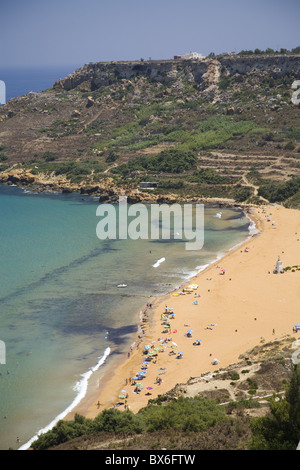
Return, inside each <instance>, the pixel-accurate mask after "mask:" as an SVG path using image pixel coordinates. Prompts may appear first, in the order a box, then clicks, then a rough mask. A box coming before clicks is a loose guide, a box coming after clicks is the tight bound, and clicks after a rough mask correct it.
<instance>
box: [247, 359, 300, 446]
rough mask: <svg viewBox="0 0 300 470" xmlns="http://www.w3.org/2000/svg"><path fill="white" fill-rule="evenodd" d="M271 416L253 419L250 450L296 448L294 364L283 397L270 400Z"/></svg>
mask: <svg viewBox="0 0 300 470" xmlns="http://www.w3.org/2000/svg"><path fill="white" fill-rule="evenodd" d="M270 410H271V416H266V417H263V418H256V419H253V420H252V422H251V428H252V433H253V438H252V446H251V448H252V450H296V448H297V445H298V443H299V441H300V369H299V366H295V369H294V373H293V376H292V379H291V382H290V384H289V386H288V389H287V392H286V396H285V398H280V399H279V400H278V399H277V400H276V399H275V397H274V398H272V399H271V400H270Z"/></svg>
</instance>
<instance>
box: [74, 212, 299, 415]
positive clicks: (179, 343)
mask: <svg viewBox="0 0 300 470" xmlns="http://www.w3.org/2000/svg"><path fill="white" fill-rule="evenodd" d="M249 215H250V217H251V219H252V220H253V221H254V222H255V224H256V227H257V228H258V230H259V234H258V235H255V236H253V237H252V238H250V239H248V241H246V242H245V243H243V244H242V245H240V246H239V247H237V248H236V249H234V250H232V251H229V252H228V253H227V254H226V255H225V256H224V257H223V258H222V259H221V260H219V261H217V262H216V263H214V264H212V265H210V266H209V267H208V268H206V269H205V270H204V271H202V272H201V273H199V274H198V275H197V276H196V277H195V278H194V279H193V280H191V281H190V282H189V284H197V285H198V288H197V289H196V290H193V291H192V292H191V293H186V294H185V295H178V296H174V293H176V292H177V293H178V292H179V291H176V292H173V293H169V294H168V295H166V296H164V297H161V298H158V299H157V300H156V301H155V303H154V304H153V305H152V309H148V310H147V311H146V313H145V316H144V322H143V325H144V327H145V334H144V337H143V338H142V341H141V342H140V344H139V346H138V348H136V349H135V350H134V351H132V352H131V353H130V357H125V358H122V363H121V364H119V365H118V366H117V367H116V368H115V370H114V373H113V375H110V376H109V377H101V378H100V379H99V378H98V379H97V380H98V381H96V380H95V381H94V384H92V385H90V387H92V388H93V389H92V394H89V398H86V399H85V400H83V401H82V403H81V404H80V406H79V407H78V408H77V409H76V410H74V412H77V413H80V414H82V415H84V416H87V417H90V418H93V417H95V416H96V415H97V414H98V413H99V412H100V411H102V410H103V409H105V408H111V407H112V406H114V405H116V404H117V403H118V402H120V403H123V404H122V405H120V406H118V408H119V409H120V410H124V408H125V404H126V405H127V406H128V407H129V409H130V410H132V411H133V412H137V411H138V410H139V409H140V408H142V407H144V406H146V405H147V403H148V400H149V399H150V398H156V397H157V396H158V395H159V394H163V393H166V392H168V391H169V390H171V389H172V388H173V387H174V386H175V385H176V384H177V383H185V382H187V381H188V379H189V378H190V377H198V376H200V375H201V374H203V373H206V372H213V371H215V370H217V369H218V368H224V367H227V366H228V365H230V364H233V363H236V362H238V360H239V357H240V356H241V355H243V354H245V353H246V352H247V351H249V350H250V349H252V348H253V347H255V346H257V345H259V344H260V343H262V342H268V341H273V340H275V339H277V338H281V337H282V336H285V335H287V334H290V335H292V334H294V333H293V326H294V325H295V324H297V323H300V270H299V271H297V270H295V271H294V272H292V270H290V271H286V272H284V274H274V273H273V270H274V267H275V264H276V261H277V258H278V256H280V258H281V260H282V262H283V266H284V267H287V266H295V265H299V266H300V213H299V211H297V210H292V209H286V208H283V207H281V206H273V205H269V206H265V208H262V207H261V208H258V207H253V208H252V209H251V214H249ZM246 247H247V249H246ZM222 269H225V274H222ZM195 294H196V295H195ZM195 302H196V303H195ZM165 306H167V307H168V308H173V311H172V313H174V318H169V320H170V328H166V326H165V325H164V324H163V319H162V315H163V314H164V311H165ZM188 330H192V331H193V333H192V337H188V336H187V332H188ZM298 334H300V333H298ZM162 338H163V339H164V341H163V339H162ZM197 339H201V344H200V345H195V344H194V343H195V341H196V340H197ZM166 340H167V341H166ZM145 345H149V346H152V351H153V352H154V355H153V356H152V359H151V361H150V362H149V365H148V367H147V372H146V374H145V378H144V379H142V380H139V381H136V382H139V383H141V386H142V387H144V388H141V389H140V390H139V393H137V392H136V391H135V390H136V385H133V384H132V382H133V380H131V383H130V379H132V377H134V376H136V373H137V372H139V371H141V370H142V367H143V361H144V360H145V354H144V353H143V349H144V346H145ZM172 352H173V353H175V354H170V353H172ZM178 352H182V353H183V355H182V357H181V358H180V359H179V358H178ZM215 359H217V361H215V362H217V363H216V364H214V360H215ZM157 379H161V380H162V382H161V383H158V380H157ZM148 387H151V389H148ZM121 390H126V392H127V393H126V395H127V396H126V399H125V398H119V396H121V397H122V396H125V394H120V391H121ZM99 402H100V406H99V404H97V403H99ZM72 414H74V413H72Z"/></svg>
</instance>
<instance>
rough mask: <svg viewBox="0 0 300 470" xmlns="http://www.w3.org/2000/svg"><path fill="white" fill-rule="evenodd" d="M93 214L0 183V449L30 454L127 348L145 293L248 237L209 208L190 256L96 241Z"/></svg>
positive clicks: (76, 204) (174, 246) (240, 219)
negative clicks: (2, 355)
mask: <svg viewBox="0 0 300 470" xmlns="http://www.w3.org/2000/svg"><path fill="white" fill-rule="evenodd" d="M97 207H98V202H97V200H93V199H87V198H85V200H82V198H81V197H80V196H79V195H72V194H71V195H58V194H43V195H41V194H32V193H30V192H25V191H23V190H21V189H20V188H16V187H5V186H0V217H1V219H0V220H1V223H0V256H1V258H0V260H1V263H0V279H1V282H0V340H2V341H4V343H5V346H6V363H5V364H0V373H1V376H0V449H8V448H15V449H16V448H21V449H22V448H27V447H28V442H29V441H30V440H31V439H32V438H33V436H35V435H36V434H37V433H38V431H39V430H41V429H44V428H47V427H49V424H51V423H53V422H55V420H56V419H57V418H58V417H60V416H63V414H64V413H65V412H66V410H67V409H70V407H71V408H72V406H73V405H74V403H77V402H78V401H79V400H80V399H81V398H82V396H83V395H84V393H85V391H86V385H87V379H88V378H89V376H90V375H91V374H92V373H93V368H95V367H101V364H102V363H103V362H104V361H105V367H109V364H110V361H111V360H112V358H113V357H115V356H116V355H117V354H119V353H121V352H124V351H126V350H127V349H128V347H129V344H130V343H131V341H132V335H133V334H134V333H135V332H136V331H137V320H138V313H139V311H140V310H141V308H142V307H143V306H144V305H145V304H146V303H147V302H148V300H149V299H150V298H151V296H153V295H154V296H155V295H160V294H162V293H165V292H167V291H169V290H171V289H174V288H175V287H178V286H179V285H181V284H182V283H183V282H184V279H189V278H190V277H191V276H192V275H194V274H196V272H198V271H199V270H200V269H201V268H202V267H203V266H205V265H207V264H208V263H210V262H211V261H213V260H214V259H216V257H217V256H221V255H222V253H224V252H225V250H228V249H229V248H231V247H232V246H234V245H236V244H238V243H240V242H242V241H243V240H244V239H245V238H246V237H248V236H249V230H248V229H249V220H248V219H247V218H246V217H245V216H244V215H243V214H242V213H241V211H238V210H232V209H222V217H221V218H217V217H216V213H217V212H218V211H219V209H217V208H206V210H205V243H204V247H203V249H202V250H200V251H197V252H195V251H187V250H185V249H184V243H183V242H182V241H181V240H177V241H174V240H173V241H172V240H156V241H151V240H136V241H133V240H104V241H101V240H99V239H98V238H97V236H96V226H97V222H98V218H97V217H96V209H97ZM163 258H164V260H163V262H161V263H157V261H158V260H162V259H163ZM154 266H157V267H154ZM124 282H125V283H126V284H127V285H128V287H127V288H126V289H118V288H117V287H116V286H117V285H118V284H120V283H124ZM17 438H19V439H20V443H19V442H17ZM20 446H21V447H20Z"/></svg>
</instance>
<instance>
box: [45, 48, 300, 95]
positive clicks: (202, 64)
mask: <svg viewBox="0 0 300 470" xmlns="http://www.w3.org/2000/svg"><path fill="white" fill-rule="evenodd" d="M221 67H223V72H224V70H225V71H226V72H228V74H229V75H234V74H237V73H238V74H249V73H252V74H255V73H265V74H272V75H275V76H276V77H278V76H284V75H287V74H289V73H295V74H298V73H299V72H300V56H298V55H294V56H291V55H288V56H285V55H281V56H280V55H279V56H255V57H239V56H224V57H220V58H218V59H203V60H199V59H198V60H192V59H191V60H183V59H177V60H161V61H156V60H149V61H133V62H105V63H103V62H98V63H90V64H87V65H85V66H83V67H81V68H80V69H78V70H76V71H75V72H73V73H72V74H70V75H69V76H68V77H66V78H64V79H60V80H58V81H57V82H56V83H55V84H54V87H55V88H56V89H59V88H61V89H64V90H68V91H69V90H72V89H74V88H78V87H79V89H83V90H90V91H93V90H96V89H98V88H100V87H102V86H108V85H111V84H113V83H115V82H117V81H119V80H130V79H132V78H136V77H140V76H144V77H146V78H147V79H148V80H150V81H153V82H160V83H163V84H165V85H168V84H170V83H172V82H174V80H176V79H179V78H182V77H183V76H184V77H185V78H186V79H188V80H189V81H190V82H194V83H196V84H201V83H203V82H204V83H205V82H207V77H209V76H210V74H209V70H210V69H212V68H221Z"/></svg>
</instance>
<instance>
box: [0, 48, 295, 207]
mask: <svg viewBox="0 0 300 470" xmlns="http://www.w3.org/2000/svg"><path fill="white" fill-rule="evenodd" d="M299 69H300V56H299V55H295V54H291V53H290V54H269V55H268V54H262V53H260V54H252V55H249V54H246V53H245V54H244V55H243V54H239V55H232V54H224V55H223V56H218V57H212V58H206V59H202V60H196V59H193V60H192V59H190V60H183V59H180V58H179V59H174V60H162V61H152V60H149V61H144V60H142V59H141V60H140V61H135V62H110V63H91V64H87V65H85V66H83V67H82V68H80V69H78V70H76V71H74V72H73V73H72V74H71V75H69V76H68V77H66V78H64V79H58V80H57V82H55V83H54V84H53V87H52V88H50V89H48V90H45V91H44V92H42V93H29V94H28V95H25V96H22V97H19V98H15V99H12V100H10V101H9V102H8V103H7V104H6V105H3V106H1V107H0V161H1V163H0V170H1V173H0V181H1V182H5V183H8V184H11V183H14V184H20V185H23V186H30V187H32V188H34V189H37V190H45V189H54V190H59V191H81V192H82V193H83V194H94V195H97V196H99V197H100V200H102V201H109V200H116V198H117V196H118V194H119V193H120V192H122V193H123V194H127V195H128V196H130V197H131V201H138V200H155V199H156V200H159V201H160V200H162V199H163V198H167V197H168V198H169V199H170V200H175V199H180V200H187V199H189V200H191V199H192V200H193V199H207V198H218V199H224V198H225V199H229V201H236V202H243V201H248V202H251V201H252V202H253V201H254V202H255V201H256V202H257V201H259V200H260V201H264V200H266V199H267V200H270V201H271V202H274V201H278V202H285V203H286V204H287V205H293V206H297V205H299V204H300V180H299V178H300V120H299V106H297V105H295V104H294V103H293V102H292V101H291V98H292V94H293V92H294V90H293V88H292V84H293V82H294V81H295V80H297V79H298V78H299V77H300V70H299ZM141 181H150V182H155V183H157V184H158V189H155V190H153V189H152V190H150V191H149V190H147V189H143V190H139V184H140V182H141Z"/></svg>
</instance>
